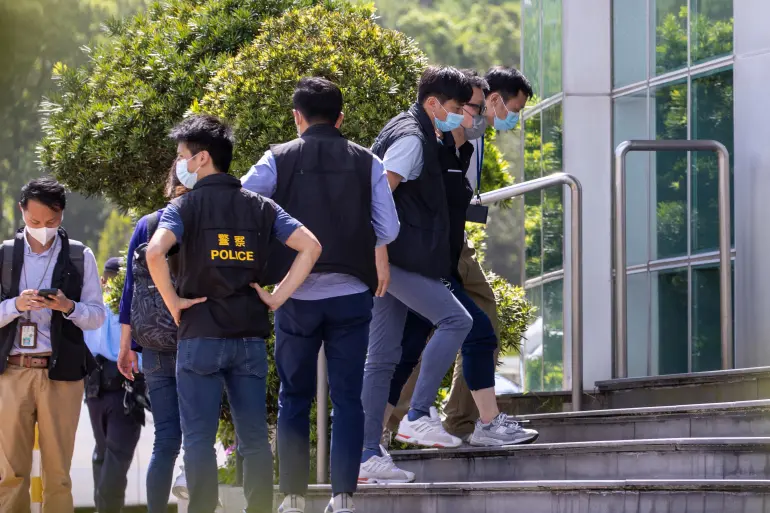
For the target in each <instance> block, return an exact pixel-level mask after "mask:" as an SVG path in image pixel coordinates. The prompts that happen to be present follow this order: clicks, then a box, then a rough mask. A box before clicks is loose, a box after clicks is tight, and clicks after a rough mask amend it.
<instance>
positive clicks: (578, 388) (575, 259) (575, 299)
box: [316, 173, 583, 483]
mask: <svg viewBox="0 0 770 513" xmlns="http://www.w3.org/2000/svg"><path fill="white" fill-rule="evenodd" d="M556 185H568V186H569V188H570V191H571V198H572V201H571V207H572V210H571V219H570V221H571V223H570V237H571V245H572V247H571V250H572V259H571V262H570V263H571V273H570V278H571V288H572V290H571V293H572V294H571V296H570V300H569V304H568V305H569V308H570V309H571V311H572V409H573V411H580V409H581V407H582V402H583V308H582V298H583V256H582V233H581V226H582V216H583V204H582V202H583V191H582V187H581V185H580V182H579V181H578V179H577V178H575V177H574V176H572V175H569V174H567V173H554V174H552V175H548V176H544V177H543V178H538V179H535V180H530V181H528V182H523V183H520V184H516V185H511V186H508V187H503V188H501V189H497V190H494V191H490V192H485V193H484V194H482V195H481V197H480V201H479V199H477V200H475V201H476V203H480V204H489V203H496V202H498V201H502V200H507V199H510V198H514V197H516V196H522V195H524V194H526V193H528V192H534V191H539V190H541V189H546V188H549V187H553V186H556ZM564 311H566V308H565V310H564ZM316 391H317V392H316V393H317V396H316V400H317V402H318V407H317V412H318V414H317V417H316V431H317V434H318V447H317V454H316V456H317V460H316V461H317V469H316V478H317V482H318V483H325V482H326V476H327V473H326V469H327V468H328V461H329V456H328V444H327V440H328V418H327V416H326V415H322V414H321V412H324V413H325V412H326V411H327V397H328V393H329V384H328V375H327V368H326V359H325V358H324V356H323V351H322V352H321V354H319V358H318V381H317V383H316Z"/></svg>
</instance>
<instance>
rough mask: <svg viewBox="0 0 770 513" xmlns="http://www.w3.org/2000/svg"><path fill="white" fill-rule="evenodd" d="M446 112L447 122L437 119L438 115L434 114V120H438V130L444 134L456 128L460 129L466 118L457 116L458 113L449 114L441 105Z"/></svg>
mask: <svg viewBox="0 0 770 513" xmlns="http://www.w3.org/2000/svg"><path fill="white" fill-rule="evenodd" d="M439 105H440V106H441V108H442V109H443V111H444V112H446V120H444V121H441V120H440V119H439V118H437V117H436V113H435V112H434V113H433V119H435V120H436V128H438V129H439V130H440V131H442V132H451V131H452V130H454V129H455V128H460V123H462V122H463V119H464V116H463V115H462V114H457V113H456V112H448V111H447V110H446V109H445V108H444V106H443V105H441V104H439Z"/></svg>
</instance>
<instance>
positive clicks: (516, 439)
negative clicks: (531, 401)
mask: <svg viewBox="0 0 770 513" xmlns="http://www.w3.org/2000/svg"><path fill="white" fill-rule="evenodd" d="M538 436H539V433H538V432H537V431H535V430H534V429H525V428H523V427H521V425H520V424H519V423H518V422H516V421H515V420H513V419H512V418H510V417H508V415H506V414H505V413H501V414H499V415H498V416H497V417H495V418H494V419H493V420H492V422H490V423H489V424H483V423H482V422H481V419H479V420H477V421H476V429H474V430H473V434H472V435H471V439H470V442H469V443H470V444H471V445H474V446H476V447H500V446H503V445H516V444H527V443H532V442H534V441H535V440H537V437H538Z"/></svg>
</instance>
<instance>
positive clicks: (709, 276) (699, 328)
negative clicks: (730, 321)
mask: <svg viewBox="0 0 770 513" xmlns="http://www.w3.org/2000/svg"><path fill="white" fill-rule="evenodd" d="M733 274H734V268H733ZM733 305H735V279H734V278H733ZM721 368H722V332H721V319H720V310H719V266H718V265H716V264H711V265H706V266H702V267H693V270H692V370H693V372H700V371H711V370H719V369H721Z"/></svg>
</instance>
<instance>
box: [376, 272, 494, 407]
mask: <svg viewBox="0 0 770 513" xmlns="http://www.w3.org/2000/svg"><path fill="white" fill-rule="evenodd" d="M446 282H447V286H448V287H449V290H451V291H452V294H453V295H454V296H455V297H456V298H457V300H458V301H460V303H461V304H462V305H463V306H464V307H465V309H466V310H467V311H468V313H469V314H470V315H471V317H472V318H473V327H472V328H471V331H470V332H469V333H468V336H466V337H465V341H464V342H463V345H462V348H461V352H462V355H463V376H464V377H465V381H466V382H467V383H468V388H469V389H470V390H472V391H476V390H484V389H487V388H492V387H494V386H495V350H496V349H497V336H496V335H495V330H494V328H493V327H492V321H490V320H489V317H487V314H485V313H484V311H483V310H482V309H481V308H479V307H478V306H477V305H476V303H474V302H473V300H472V299H471V298H470V297H469V296H468V294H467V293H466V292H465V288H464V287H463V284H462V283H461V282H460V281H458V280H457V279H456V278H454V277H450V278H448V279H447V280H446ZM431 330H433V325H432V324H431V323H430V321H428V320H426V319H425V318H424V317H422V316H420V315H418V314H416V313H414V312H413V311H411V310H410V311H409V314H408V315H407V318H406V324H405V325H404V337H403V338H402V339H401V361H400V362H399V363H398V366H397V367H396V370H395V372H394V373H393V379H392V380H391V382H390V393H389V395H388V403H389V404H392V405H393V406H396V405H397V404H398V400H399V398H400V397H401V390H402V389H403V388H404V385H405V384H406V382H407V381H408V380H409V377H410V376H411V375H412V371H413V370H414V368H415V367H416V366H417V363H418V362H419V361H420V355H421V354H422V351H423V349H424V348H425V344H426V343H427V342H428V337H429V336H430V332H431Z"/></svg>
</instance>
